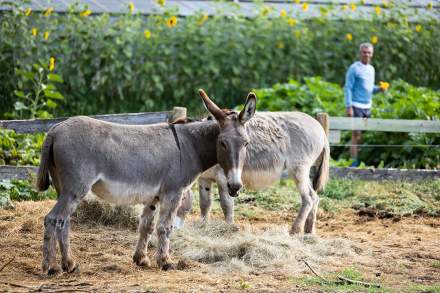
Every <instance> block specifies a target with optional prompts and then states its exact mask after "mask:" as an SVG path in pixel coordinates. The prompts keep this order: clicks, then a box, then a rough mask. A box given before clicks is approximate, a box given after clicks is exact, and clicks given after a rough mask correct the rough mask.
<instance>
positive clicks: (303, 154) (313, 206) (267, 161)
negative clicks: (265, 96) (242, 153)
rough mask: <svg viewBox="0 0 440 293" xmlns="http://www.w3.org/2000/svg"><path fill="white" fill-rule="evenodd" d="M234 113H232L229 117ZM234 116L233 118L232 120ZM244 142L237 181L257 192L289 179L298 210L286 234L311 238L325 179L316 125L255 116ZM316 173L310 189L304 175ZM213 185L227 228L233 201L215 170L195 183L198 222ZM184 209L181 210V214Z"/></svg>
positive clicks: (288, 115) (325, 151)
mask: <svg viewBox="0 0 440 293" xmlns="http://www.w3.org/2000/svg"><path fill="white" fill-rule="evenodd" d="M230 113H234V112H232V111H231V112H230ZM234 115H235V114H234ZM246 128H247V129H248V135H249V138H250V145H249V147H248V148H247V155H246V159H245V162H244V167H243V174H242V175H241V178H242V180H243V184H244V186H246V188H250V189H254V190H259V189H262V188H265V187H267V186H270V185H272V184H273V183H275V182H277V181H278V180H279V178H280V176H281V174H282V172H283V171H287V172H288V173H289V175H290V176H292V177H293V179H294V181H295V183H296V186H297V188H298V190H299V193H300V194H301V199H302V205H301V208H300V210H299V213H298V216H297V218H296V220H295V221H294V223H293V226H292V228H291V230H290V233H291V234H295V233H300V232H302V231H303V230H304V232H306V233H314V232H315V220H316V212H317V210H318V204H319V197H318V195H317V193H316V191H318V190H322V189H323V188H324V187H325V184H326V182H327V180H328V176H329V159H330V150H329V142H328V139H327V137H326V135H325V132H324V129H323V128H322V126H321V124H319V122H318V121H316V120H315V119H314V118H312V117H310V116H309V115H307V114H305V113H301V112H272V113H271V112H259V113H257V114H256V115H255V117H254V118H253V119H252V120H251V121H250V122H249V123H248V124H247V125H246ZM312 166H316V167H317V172H315V174H314V175H315V176H314V180H313V183H312V182H311V181H310V178H309V174H310V170H311V167H312ZM213 182H217V185H218V190H219V194H220V204H221V207H222V210H223V213H224V215H225V219H226V221H227V222H229V223H233V221H234V215H233V208H234V200H233V198H232V197H230V196H229V194H228V191H227V184H228V183H227V177H226V176H225V175H224V173H223V171H222V168H220V167H219V166H218V165H217V166H214V167H212V168H210V169H209V170H207V171H205V172H204V173H203V174H202V175H201V176H200V178H199V194H200V209H201V216H202V220H206V219H207V218H208V214H209V211H210V208H211V194H210V193H211V185H212V183H213ZM190 198H191V197H187V198H186V200H185V201H184V202H183V203H182V208H181V209H180V210H179V213H178V216H179V217H180V218H179V217H178V218H177V219H176V223H179V224H180V223H182V222H183V220H184V217H185V214H186V212H187V210H188V208H187V207H188V205H190V204H191V202H190ZM185 208H186V209H185Z"/></svg>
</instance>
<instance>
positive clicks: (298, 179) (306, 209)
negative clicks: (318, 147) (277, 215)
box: [290, 167, 313, 234]
mask: <svg viewBox="0 0 440 293" xmlns="http://www.w3.org/2000/svg"><path fill="white" fill-rule="evenodd" d="M294 180H295V183H296V186H297V188H298V191H299V193H300V195H301V201H302V203H301V208H300V209H299V212H298V216H297V217H296V219H295V221H294V223H293V225H292V228H291V230H290V234H298V233H301V232H302V231H303V228H304V224H305V221H306V218H307V216H308V215H309V213H310V211H311V209H312V208H313V200H312V198H311V197H310V188H311V184H310V179H309V170H308V169H306V168H303V167H301V168H298V169H297V170H296V172H295V174H294Z"/></svg>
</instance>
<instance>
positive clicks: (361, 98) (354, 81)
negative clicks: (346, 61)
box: [344, 61, 379, 109]
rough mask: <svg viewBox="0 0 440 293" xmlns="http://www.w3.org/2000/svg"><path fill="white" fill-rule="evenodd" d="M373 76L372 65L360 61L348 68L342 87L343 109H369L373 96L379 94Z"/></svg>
mask: <svg viewBox="0 0 440 293" xmlns="http://www.w3.org/2000/svg"><path fill="white" fill-rule="evenodd" d="M374 74H375V71H374V67H373V66H372V65H370V64H367V65H365V64H363V63H362V62H360V61H357V62H355V63H353V64H352V65H351V66H350V68H348V71H347V75H346V76H345V85H344V95H345V107H351V106H355V107H358V108H363V109H369V108H371V99H372V97H373V94H375V93H377V92H379V87H378V86H375V85H374Z"/></svg>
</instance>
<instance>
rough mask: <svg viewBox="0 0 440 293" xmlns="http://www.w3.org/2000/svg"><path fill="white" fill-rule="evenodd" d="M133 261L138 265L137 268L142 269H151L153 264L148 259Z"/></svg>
mask: <svg viewBox="0 0 440 293" xmlns="http://www.w3.org/2000/svg"><path fill="white" fill-rule="evenodd" d="M133 261H134V263H135V264H136V265H137V266H140V267H146V268H149V267H151V262H150V260H149V259H148V257H144V258H142V259H136V260H135V259H133Z"/></svg>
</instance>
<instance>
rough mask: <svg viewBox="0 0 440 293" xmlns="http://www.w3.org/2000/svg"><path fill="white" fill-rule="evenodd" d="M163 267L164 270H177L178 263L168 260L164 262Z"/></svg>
mask: <svg viewBox="0 0 440 293" xmlns="http://www.w3.org/2000/svg"><path fill="white" fill-rule="evenodd" d="M161 269H162V270H164V271H170V270H175V269H176V265H175V264H173V263H171V262H166V263H164V264H162V267H161Z"/></svg>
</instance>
